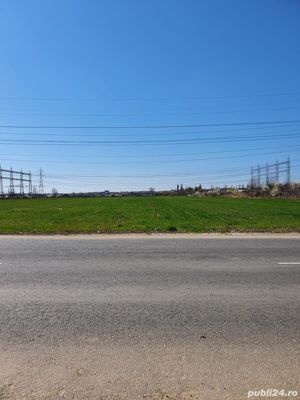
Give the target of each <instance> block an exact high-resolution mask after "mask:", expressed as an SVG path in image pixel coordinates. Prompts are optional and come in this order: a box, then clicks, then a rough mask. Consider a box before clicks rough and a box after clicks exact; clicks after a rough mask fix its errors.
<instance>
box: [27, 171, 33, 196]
mask: <svg viewBox="0 0 300 400" xmlns="http://www.w3.org/2000/svg"><path fill="white" fill-rule="evenodd" d="M28 180H29V182H28V194H32V178H31V172H29V179H28Z"/></svg>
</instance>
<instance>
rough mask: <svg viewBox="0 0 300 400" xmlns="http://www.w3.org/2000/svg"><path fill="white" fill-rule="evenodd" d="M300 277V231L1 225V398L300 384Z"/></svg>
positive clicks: (166, 395)
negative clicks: (29, 229) (76, 233)
mask: <svg viewBox="0 0 300 400" xmlns="http://www.w3.org/2000/svg"><path fill="white" fill-rule="evenodd" d="M299 289H300V240H299V239H297V238H294V239H289V238H282V239H279V238H276V239H273V238H266V239H262V238H259V239H255V238H222V239H217V238H209V239H203V238H202V239H199V238H193V237H192V238H182V237H178V238H177V237H174V238H173V237H171V238H163V237H162V238H160V237H158V238H155V237H152V236H151V237H149V238H146V237H141V238H130V237H124V238H114V237H111V238H104V239H99V238H96V237H65V238H63V237H48V238H47V237H36V238H34V237H1V238H0V351H1V357H0V399H1V400H3V399H28V400H38V399H39V400H40V399H43V400H46V399H47V400H50V399H80V400H81V399H114V400H120V399H130V400H135V399H149V400H151V399H157V400H161V399H164V400H167V399H176V400H183V399H185V400H186V399H190V400H194V399H205V400H206V399H230V400H233V399H246V398H247V396H248V391H249V390H257V389H267V388H273V389H285V390H298V392H299V393H300V386H299V378H298V376H299V328H300V322H299V299H300V290H299ZM293 398H295V397H293ZM298 398H300V396H298Z"/></svg>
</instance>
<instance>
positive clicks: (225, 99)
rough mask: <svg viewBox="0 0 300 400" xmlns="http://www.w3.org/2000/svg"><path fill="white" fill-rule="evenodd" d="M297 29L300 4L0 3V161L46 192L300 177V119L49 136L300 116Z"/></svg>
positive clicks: (234, 0) (259, 0) (291, 0)
mask: <svg viewBox="0 0 300 400" xmlns="http://www.w3.org/2000/svg"><path fill="white" fill-rule="evenodd" d="M299 20H300V2H299V1H297V0H251V1H241V0H228V1H224V0H212V1H204V0H188V1H183V0H181V1H179V0H163V1H162V0H151V1H144V0H119V1H117V0H106V1H101V0H89V1H84V0H44V1H40V0H35V1H33V0H27V1H23V0H2V1H1V3H0V54H1V61H0V77H1V91H0V121H1V123H0V125H1V126H2V127H1V128H0V144H1V152H0V162H1V165H2V167H3V168H9V167H10V166H12V167H13V168H14V169H19V168H21V167H22V168H23V170H25V171H27V170H31V171H32V172H33V173H34V174H37V172H38V169H39V168H40V167H42V168H43V170H44V173H45V185H46V190H47V191H51V189H52V187H56V188H57V189H59V191H67V192H69V191H73V190H75V191H80V190H84V191H87V190H104V189H109V190H126V189H147V188H149V187H155V188H156V189H160V188H170V187H175V185H176V184H177V183H178V184H183V185H196V184H199V183H202V184H204V185H207V186H210V185H213V184H214V185H221V184H239V183H245V184H246V183H247V182H248V181H249V168H250V166H251V165H252V164H258V163H261V164H263V163H265V162H266V161H269V162H273V161H275V160H276V159H279V160H284V159H286V157H287V156H288V155H290V157H291V161H292V178H293V179H294V180H297V179H298V180H299V179H300V168H299V165H300V155H299V150H300V123H288V124H287V123H286V124H277V125H276V124H270V125H246V126H218V127H193V128H191V127H174V128H147V129H146V128H126V129H116V128H107V129H104V128H103V129H100V128H97V129H87V128H80V129H79V128H69V129H64V128H57V129H49V128H45V127H49V126H61V127H67V126H69V127H70V126H73V127H80V126H108V127H113V126H129V127H130V126H158V125H191V124H198V125H199V124H232V123H239V122H262V121H282V120H300V113H299V111H300V23H299ZM10 125H13V126H16V125H20V126H24V127H23V128H16V127H10ZM4 126H9V127H4ZM26 126H44V128H28V127H26ZM188 139H191V140H190V141H188ZM199 139H200V140H199ZM176 140H177V141H176ZM63 141H65V142H64V143H62V142H63ZM66 141H71V143H70V142H69V143H68V142H66ZM152 141H156V142H155V143H151V142H152ZM101 142H102V143H101ZM103 142H109V143H103ZM113 142H114V143H113ZM120 142H123V143H120ZM124 142H125V143H124ZM132 142H134V143H132ZM90 176H92V177H90ZM6 190H7V189H6Z"/></svg>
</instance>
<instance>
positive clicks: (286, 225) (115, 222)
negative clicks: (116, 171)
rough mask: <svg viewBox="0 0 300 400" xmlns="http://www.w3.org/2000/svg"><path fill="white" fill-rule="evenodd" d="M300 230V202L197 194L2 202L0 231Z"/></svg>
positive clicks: (0, 206)
mask: <svg viewBox="0 0 300 400" xmlns="http://www.w3.org/2000/svg"><path fill="white" fill-rule="evenodd" d="M97 231H98V232H229V231H240V232H246V231H248V232H272V231H273V232H292V231H293V232H300V200H293V199H232V198H196V197H128V198H126V197H121V198H91V199H84V198H61V199H30V200H20V199H19V200H2V201H0V233H2V234H5V233H49V234H50V233H51V234H52V233H92V232H97Z"/></svg>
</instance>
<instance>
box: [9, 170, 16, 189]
mask: <svg viewBox="0 0 300 400" xmlns="http://www.w3.org/2000/svg"><path fill="white" fill-rule="evenodd" d="M9 194H10V195H11V196H13V195H14V194H15V186H14V173H13V169H12V167H10V172H9Z"/></svg>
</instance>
